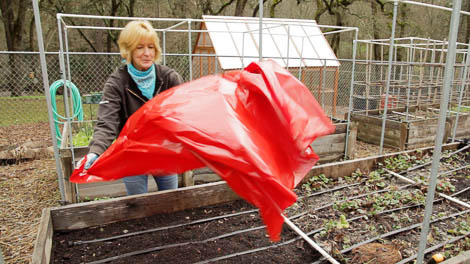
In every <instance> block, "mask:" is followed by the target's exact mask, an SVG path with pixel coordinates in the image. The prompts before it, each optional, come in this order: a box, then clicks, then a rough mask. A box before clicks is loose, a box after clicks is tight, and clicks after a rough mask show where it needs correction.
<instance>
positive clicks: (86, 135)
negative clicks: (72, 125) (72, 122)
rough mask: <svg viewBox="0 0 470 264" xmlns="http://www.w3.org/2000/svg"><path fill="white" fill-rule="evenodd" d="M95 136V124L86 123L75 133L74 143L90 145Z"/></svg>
mask: <svg viewBox="0 0 470 264" xmlns="http://www.w3.org/2000/svg"><path fill="white" fill-rule="evenodd" d="M92 138H93V125H92V124H91V123H87V124H84V125H82V126H81V127H80V129H79V130H78V133H75V134H74V135H73V145H74V146H75V147H81V146H88V144H89V143H90V141H91V139H92Z"/></svg>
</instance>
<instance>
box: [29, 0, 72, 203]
mask: <svg viewBox="0 0 470 264" xmlns="http://www.w3.org/2000/svg"><path fill="white" fill-rule="evenodd" d="M33 11H34V23H35V24H36V35H37V38H38V49H39V59H40V61H41V73H42V80H43V86H44V95H45V96H46V103H47V114H48V116H49V129H50V131H51V138H52V145H53V147H54V159H55V167H56V172H57V177H58V182H59V190H60V198H61V200H62V201H65V194H64V182H63V174H62V167H61V165H60V161H59V160H60V157H59V150H58V146H57V141H56V137H55V128H54V121H53V119H54V118H53V116H52V107H51V97H50V96H49V95H48V92H49V78H48V75H47V62H46V55H45V52H44V40H43V38H42V26H41V17H40V14H39V5H38V0H33ZM59 23H60V22H59Z"/></svg>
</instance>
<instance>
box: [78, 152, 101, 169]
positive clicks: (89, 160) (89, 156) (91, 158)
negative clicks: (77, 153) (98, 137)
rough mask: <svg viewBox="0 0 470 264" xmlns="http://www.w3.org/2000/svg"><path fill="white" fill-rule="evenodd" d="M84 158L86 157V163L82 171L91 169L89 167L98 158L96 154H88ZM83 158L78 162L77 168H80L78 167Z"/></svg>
mask: <svg viewBox="0 0 470 264" xmlns="http://www.w3.org/2000/svg"><path fill="white" fill-rule="evenodd" d="M85 157H86V163H85V167H84V169H85V170H88V169H89V168H90V167H91V165H93V163H94V162H95V161H96V159H98V157H99V156H98V154H96V153H88V154H87V155H86V156H85ZM85 157H83V158H82V159H81V160H79V161H78V163H77V168H78V167H80V165H82V163H83V161H84V160H85Z"/></svg>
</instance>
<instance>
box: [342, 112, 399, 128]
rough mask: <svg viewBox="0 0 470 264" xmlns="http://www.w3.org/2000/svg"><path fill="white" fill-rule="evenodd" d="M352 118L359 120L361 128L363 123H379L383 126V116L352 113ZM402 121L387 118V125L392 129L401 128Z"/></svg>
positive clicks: (378, 124)
mask: <svg viewBox="0 0 470 264" xmlns="http://www.w3.org/2000/svg"><path fill="white" fill-rule="evenodd" d="M351 120H352V121H357V122H359V129H360V128H361V126H362V124H369V125H377V126H380V127H382V118H380V117H374V116H363V115H357V114H354V113H352V114H351ZM400 123H401V122H398V121H394V120H387V122H386V124H385V126H386V127H387V128H391V129H400Z"/></svg>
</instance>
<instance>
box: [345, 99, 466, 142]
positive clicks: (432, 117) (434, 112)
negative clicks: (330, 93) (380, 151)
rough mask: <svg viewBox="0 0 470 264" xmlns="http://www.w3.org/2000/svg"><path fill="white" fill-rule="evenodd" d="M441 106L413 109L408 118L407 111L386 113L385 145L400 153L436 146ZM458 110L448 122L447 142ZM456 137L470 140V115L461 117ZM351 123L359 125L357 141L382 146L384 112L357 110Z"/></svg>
mask: <svg viewBox="0 0 470 264" xmlns="http://www.w3.org/2000/svg"><path fill="white" fill-rule="evenodd" d="M436 107H437V108H438V107H439V106H429V105H423V106H413V107H410V108H409V111H408V117H407V113H406V111H405V109H404V108H392V109H389V110H388V111H387V121H386V123H385V135H384V146H387V147H392V148H396V149H399V150H406V149H416V148H420V147H425V146H430V145H433V144H434V140H435V137H436V133H437V129H438V122H437V121H438V117H439V116H438V115H439V110H438V109H436ZM455 120H456V118H455V111H449V115H448V117H447V119H446V125H445V135H444V141H446V140H447V139H448V138H449V137H450V136H451V132H452V129H453V125H454V124H455ZM458 120H459V121H458V125H457V130H456V131H457V132H456V138H466V137H470V114H469V113H468V112H465V111H462V112H460V114H459V119H458ZM351 122H352V123H356V124H357V127H358V130H357V138H358V139H359V140H361V141H364V142H367V143H371V144H376V145H379V144H380V137H381V133H382V110H371V111H357V112H353V113H351Z"/></svg>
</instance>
